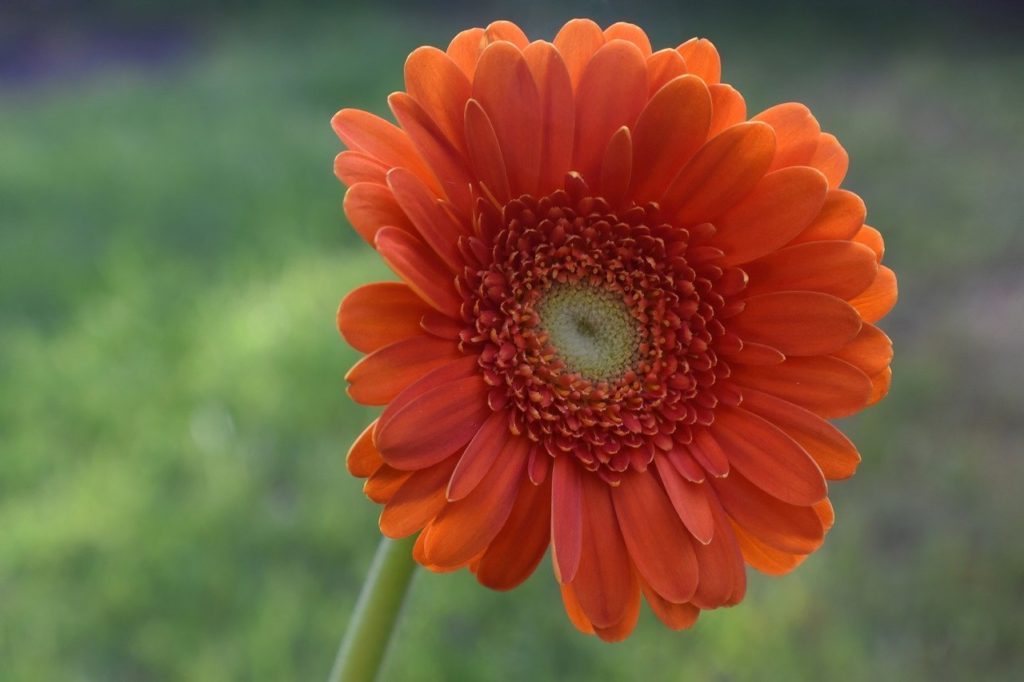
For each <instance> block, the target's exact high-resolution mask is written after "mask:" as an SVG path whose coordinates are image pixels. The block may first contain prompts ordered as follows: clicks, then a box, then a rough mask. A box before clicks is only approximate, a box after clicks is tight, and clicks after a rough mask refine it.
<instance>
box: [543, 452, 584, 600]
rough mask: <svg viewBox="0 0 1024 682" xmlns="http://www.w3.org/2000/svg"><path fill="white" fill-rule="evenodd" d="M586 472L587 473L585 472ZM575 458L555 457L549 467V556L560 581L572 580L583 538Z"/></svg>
mask: <svg viewBox="0 0 1024 682" xmlns="http://www.w3.org/2000/svg"><path fill="white" fill-rule="evenodd" d="M588 475H589V474H588ZM580 476H581V471H580V467H579V464H577V463H576V461H575V458H573V457H570V456H568V455H563V456H561V457H556V458H555V461H554V465H553V468H552V471H551V560H552V563H553V564H554V567H555V576H556V577H557V578H558V581H559V582H562V583H568V582H572V581H573V579H574V578H575V577H576V570H577V569H578V568H579V565H580V551H581V549H582V546H583V545H582V542H583V483H582V480H581V478H580Z"/></svg>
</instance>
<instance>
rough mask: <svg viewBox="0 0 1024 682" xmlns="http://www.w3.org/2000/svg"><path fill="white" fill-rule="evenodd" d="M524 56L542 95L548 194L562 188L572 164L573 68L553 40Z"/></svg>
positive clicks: (543, 186)
mask: <svg viewBox="0 0 1024 682" xmlns="http://www.w3.org/2000/svg"><path fill="white" fill-rule="evenodd" d="M523 56H524V57H525V58H526V63H527V65H528V66H529V67H530V73H532V74H533V80H534V82H535V83H536V84H537V92H538V93H539V95H540V108H539V112H540V136H541V143H540V148H541V164H540V175H539V179H538V188H539V189H538V191H539V193H540V194H541V195H547V194H549V193H551V192H553V191H555V190H556V189H561V187H562V183H563V179H564V178H565V174H566V173H568V172H569V169H570V166H571V165H572V140H573V129H574V127H575V123H576V113H575V106H576V105H575V103H574V102H573V95H572V82H571V81H570V80H569V70H568V69H567V68H566V66H565V62H564V61H562V56H561V55H560V54H559V53H558V50H557V49H555V46H554V45H552V44H551V43H547V42H543V41H537V42H535V43H530V44H529V45H528V46H527V47H526V49H525V50H523Z"/></svg>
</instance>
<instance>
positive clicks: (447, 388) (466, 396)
mask: <svg viewBox="0 0 1024 682" xmlns="http://www.w3.org/2000/svg"><path fill="white" fill-rule="evenodd" d="M486 398H487V385H486V384H485V383H484V382H483V379H481V378H480V377H479V376H472V377H468V378H466V379H459V380H458V381H454V382H452V383H450V384H445V385H443V386H439V387H437V388H435V389H432V390H430V391H426V392H425V393H423V394H422V395H421V396H419V397H418V398H416V399H415V400H413V401H411V402H410V403H409V404H408V405H406V406H405V407H403V408H402V409H400V410H398V411H397V412H396V413H395V414H394V415H393V416H391V417H390V418H388V419H387V420H384V421H382V422H381V423H380V426H379V428H378V429H377V431H376V434H375V436H376V444H377V449H378V450H380V455H381V457H383V458H384V461H385V462H386V463H387V464H388V465H389V466H393V467H395V468H396V469H403V470H415V469H423V468H425V467H428V466H432V465H434V464H436V463H438V462H440V461H441V460H443V459H444V458H446V457H448V456H449V455H451V454H453V453H454V452H455V451H457V450H459V449H460V448H462V447H463V446H464V445H465V444H466V443H468V442H469V439H470V438H472V437H473V436H474V435H475V434H476V432H477V431H479V430H480V427H481V425H483V423H484V421H485V420H486V419H487V417H488V416H490V414H491V411H490V409H489V408H488V407H487V402H486Z"/></svg>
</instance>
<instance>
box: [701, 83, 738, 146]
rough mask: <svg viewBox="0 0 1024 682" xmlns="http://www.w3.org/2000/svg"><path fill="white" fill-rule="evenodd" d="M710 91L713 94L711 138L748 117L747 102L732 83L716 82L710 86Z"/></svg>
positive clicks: (709, 132) (709, 131) (709, 130)
mask: <svg viewBox="0 0 1024 682" xmlns="http://www.w3.org/2000/svg"><path fill="white" fill-rule="evenodd" d="M708 92H709V93H710V94H711V127H710V128H709V129H708V137H709V138H710V137H714V136H716V135H718V134H719V133H720V132H722V131H723V130H725V129H726V128H729V127H732V126H734V125H736V124H737V123H742V122H743V121H745V120H746V119H747V103H746V101H745V100H744V99H743V95H741V94H740V93H739V91H738V90H736V89H735V88H733V87H732V86H731V85H726V84H725V83H715V84H713V85H709V86H708Z"/></svg>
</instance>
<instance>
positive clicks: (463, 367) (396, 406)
mask: <svg viewBox="0 0 1024 682" xmlns="http://www.w3.org/2000/svg"><path fill="white" fill-rule="evenodd" d="M479 371H480V366H479V359H478V358H477V357H476V356H473V355H464V356H461V357H459V358H458V359H457V360H451V361H449V362H446V363H445V364H443V365H440V366H438V367H436V368H434V369H432V370H430V371H429V372H427V373H426V374H424V375H423V376H421V377H420V378H419V379H417V380H416V381H414V382H412V383H411V384H409V385H408V386H407V387H406V388H405V389H403V390H402V392H401V393H399V394H398V395H397V396H395V397H394V399H392V400H391V401H390V402H389V403H388V406H387V407H385V408H384V411H383V412H381V415H380V417H379V418H378V419H377V427H376V428H375V429H374V439H376V438H377V434H378V433H379V432H380V428H381V425H383V424H387V422H388V421H389V420H390V419H391V418H392V417H393V416H395V415H396V414H398V412H399V411H400V410H402V409H404V408H405V406H406V405H408V404H409V403H411V402H413V401H414V400H416V399H417V398H419V397H420V396H422V395H424V394H426V393H427V392H429V391H433V390H434V389H436V388H439V387H441V386H446V385H448V384H451V383H454V382H456V381H459V380H461V379H467V378H469V377H471V376H476V375H477V374H478V373H479Z"/></svg>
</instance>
